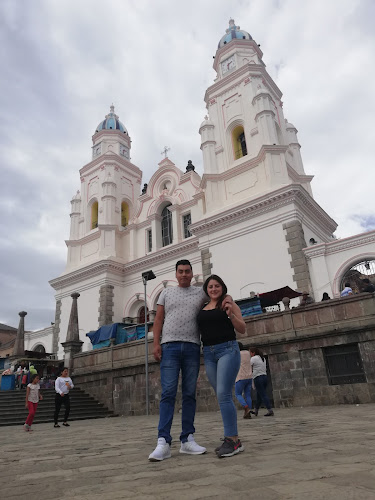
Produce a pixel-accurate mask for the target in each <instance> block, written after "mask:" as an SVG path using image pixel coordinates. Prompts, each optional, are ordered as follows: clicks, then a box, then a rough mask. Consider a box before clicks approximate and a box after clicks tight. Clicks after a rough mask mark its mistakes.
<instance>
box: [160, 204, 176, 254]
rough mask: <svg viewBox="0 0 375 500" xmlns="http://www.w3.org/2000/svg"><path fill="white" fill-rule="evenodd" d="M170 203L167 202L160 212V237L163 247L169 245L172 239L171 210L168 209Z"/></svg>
mask: <svg viewBox="0 0 375 500" xmlns="http://www.w3.org/2000/svg"><path fill="white" fill-rule="evenodd" d="M171 205H172V203H169V205H167V206H166V207H164V208H163V211H162V213H161V217H162V220H161V239H162V245H163V247H165V246H167V245H170V244H171V243H172V240H173V233H172V212H170V211H169V210H168V207H170V206H171Z"/></svg>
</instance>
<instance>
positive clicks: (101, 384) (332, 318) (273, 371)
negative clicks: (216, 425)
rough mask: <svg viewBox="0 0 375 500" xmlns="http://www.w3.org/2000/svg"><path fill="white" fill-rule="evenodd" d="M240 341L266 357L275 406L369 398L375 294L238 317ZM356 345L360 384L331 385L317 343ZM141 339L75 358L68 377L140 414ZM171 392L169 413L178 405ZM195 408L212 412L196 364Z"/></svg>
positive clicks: (154, 387) (156, 390)
mask: <svg viewBox="0 0 375 500" xmlns="http://www.w3.org/2000/svg"><path fill="white" fill-rule="evenodd" d="M245 321H246V327H247V329H246V334H245V335H244V336H243V337H242V338H241V341H242V342H243V344H244V345H246V346H248V347H250V346H258V347H260V348H262V349H263V351H264V353H265V354H266V355H267V356H268V363H269V370H270V377H271V382H272V389H273V398H274V404H275V406H276V407H277V406H296V405H298V406H305V405H325V404H339V403H369V402H375V298H374V295H373V294H361V295H357V296H352V297H348V298H345V299H336V300H330V301H326V302H321V303H317V304H312V305H310V306H307V307H304V308H302V307H299V308H295V309H293V310H291V311H284V312H276V313H267V314H262V315H259V316H253V317H249V318H246V319H245ZM349 343H358V346H359V351H360V355H361V358H362V363H363V368H364V372H365V376H366V379H367V383H359V384H344V385H330V384H329V380H328V376H327V369H326V366H325V360H324V356H323V350H322V348H324V347H328V346H334V345H342V344H349ZM148 348H149V386H150V412H151V413H158V409H159V401H160V390H161V389H160V373H159V364H158V363H155V362H154V360H153V357H152V341H151V340H150V341H149V344H148ZM144 361H145V360H144V341H143V340H142V341H136V342H132V343H129V344H122V345H118V346H114V347H108V348H103V349H98V350H94V351H90V352H85V353H80V354H78V355H75V356H74V382H75V383H76V384H77V385H78V386H79V387H80V388H82V389H84V390H86V391H87V392H89V393H90V394H91V395H92V396H94V397H96V398H97V399H98V400H99V401H101V402H103V403H105V404H106V405H107V406H108V407H109V408H111V409H113V410H115V411H116V412H117V413H119V414H122V415H141V414H144V413H145V369H144ZM180 398H181V391H180V390H179V391H178V398H177V404H176V410H178V409H179V408H180V406H181V399H180ZM197 401H198V406H197V408H198V411H215V410H218V405H217V401H216V397H215V394H214V392H213V390H212V388H211V386H210V384H209V382H208V380H207V378H206V375H205V370H204V366H203V359H202V366H201V371H200V376H199V381H198V388H197Z"/></svg>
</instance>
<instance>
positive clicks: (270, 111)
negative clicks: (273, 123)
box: [255, 109, 276, 122]
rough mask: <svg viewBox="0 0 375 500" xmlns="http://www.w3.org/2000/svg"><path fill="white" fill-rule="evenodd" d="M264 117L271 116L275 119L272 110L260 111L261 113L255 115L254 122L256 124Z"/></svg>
mask: <svg viewBox="0 0 375 500" xmlns="http://www.w3.org/2000/svg"><path fill="white" fill-rule="evenodd" d="M265 115H271V116H272V118H273V119H275V116H276V115H275V113H274V112H273V111H272V109H262V111H259V113H257V114H256V115H255V121H256V122H257V121H258V119H259V118H260V117H261V116H265Z"/></svg>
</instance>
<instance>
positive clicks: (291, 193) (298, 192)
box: [190, 184, 337, 236]
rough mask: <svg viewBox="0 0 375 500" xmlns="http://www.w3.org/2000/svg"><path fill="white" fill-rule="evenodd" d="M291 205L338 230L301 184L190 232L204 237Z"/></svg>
mask: <svg viewBox="0 0 375 500" xmlns="http://www.w3.org/2000/svg"><path fill="white" fill-rule="evenodd" d="M291 203H297V204H300V205H301V204H302V205H303V211H304V212H308V214H309V215H310V214H311V215H312V217H314V219H315V220H316V219H318V220H319V221H321V224H320V225H322V224H324V225H325V227H328V228H329V229H332V232H333V231H334V229H336V227H337V225H336V223H335V221H333V220H332V219H331V218H330V217H329V216H328V214H326V212H324V210H323V209H322V208H321V207H320V206H319V205H318V204H317V203H316V201H315V200H314V199H313V198H312V197H311V196H310V195H309V194H308V193H307V191H306V190H305V189H304V188H303V187H302V186H300V185H299V184H290V185H289V186H285V187H282V188H280V189H278V190H276V191H273V192H272V193H268V194H266V195H263V196H260V197H259V198H256V199H254V200H251V201H248V202H246V203H243V204H241V205H237V206H236V207H233V208H230V209H228V210H225V211H224V212H221V213H218V214H215V215H212V216H210V217H207V218H206V219H203V220H201V221H198V222H195V223H194V224H192V225H191V226H190V232H192V233H193V234H194V235H196V236H200V235H204V234H207V233H209V232H212V231H213V230H218V229H223V228H225V227H231V226H233V224H237V223H238V222H241V221H243V220H248V219H249V218H253V217H258V216H259V215H262V214H264V213H267V212H271V211H273V210H276V209H278V208H280V207H283V206H286V205H288V204H291Z"/></svg>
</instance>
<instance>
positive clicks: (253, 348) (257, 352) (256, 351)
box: [250, 347, 265, 361]
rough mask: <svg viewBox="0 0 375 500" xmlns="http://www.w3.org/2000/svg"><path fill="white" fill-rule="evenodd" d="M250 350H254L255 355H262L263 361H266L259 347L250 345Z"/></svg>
mask: <svg viewBox="0 0 375 500" xmlns="http://www.w3.org/2000/svg"><path fill="white" fill-rule="evenodd" d="M250 352H253V353H254V354H255V356H260V357H261V358H262V361H264V359H265V358H264V354H263V353H262V351H261V350H260V349H258V348H257V347H250Z"/></svg>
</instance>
